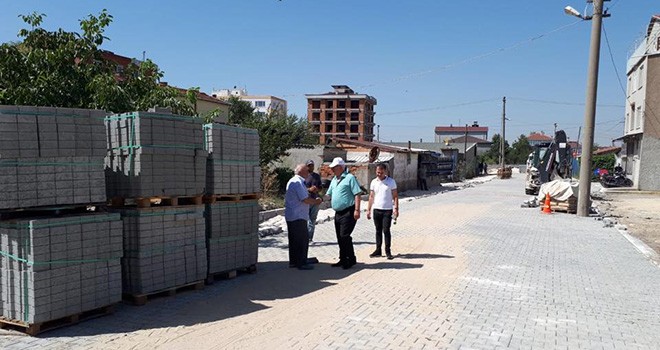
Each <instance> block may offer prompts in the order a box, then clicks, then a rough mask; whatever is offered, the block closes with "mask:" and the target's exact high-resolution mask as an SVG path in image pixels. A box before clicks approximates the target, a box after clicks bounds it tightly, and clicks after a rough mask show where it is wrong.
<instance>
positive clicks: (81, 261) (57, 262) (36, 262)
mask: <svg viewBox="0 0 660 350" xmlns="http://www.w3.org/2000/svg"><path fill="white" fill-rule="evenodd" d="M28 242H29V240H27V239H26V244H29V243H28ZM0 255H3V256H6V257H8V258H10V259H13V260H16V261H18V262H22V263H25V264H27V265H32V266H38V265H48V264H83V263H93V262H108V261H112V260H117V259H120V258H121V256H117V257H111V258H108V259H81V260H50V261H33V260H27V259H23V258H21V257H18V256H16V255H13V254H9V253H8V252H5V251H2V250H0Z"/></svg>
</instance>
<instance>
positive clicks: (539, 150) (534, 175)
mask: <svg viewBox="0 0 660 350" xmlns="http://www.w3.org/2000/svg"><path fill="white" fill-rule="evenodd" d="M572 162H573V156H572V154H571V147H570V146H569V145H568V140H567V138H566V133H565V132H564V130H558V131H557V132H556V133H555V138H554V139H553V140H552V142H550V143H546V144H541V145H538V146H535V147H534V151H533V152H532V153H530V154H529V157H528V158H527V178H526V180H525V194H532V195H536V194H538V193H539V188H540V187H541V185H542V184H544V183H546V182H550V181H552V180H556V179H559V178H561V179H567V178H570V177H571V175H572V169H571V165H572Z"/></svg>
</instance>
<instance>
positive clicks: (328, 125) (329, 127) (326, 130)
mask: <svg viewBox="0 0 660 350" xmlns="http://www.w3.org/2000/svg"><path fill="white" fill-rule="evenodd" d="M325 132H332V124H325Z"/></svg>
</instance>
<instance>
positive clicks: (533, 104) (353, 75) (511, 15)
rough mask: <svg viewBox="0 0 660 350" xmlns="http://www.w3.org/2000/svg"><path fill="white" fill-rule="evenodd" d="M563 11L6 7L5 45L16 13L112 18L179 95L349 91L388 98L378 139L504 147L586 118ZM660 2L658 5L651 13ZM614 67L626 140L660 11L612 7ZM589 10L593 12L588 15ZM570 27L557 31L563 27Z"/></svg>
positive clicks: (584, 45)
mask: <svg viewBox="0 0 660 350" xmlns="http://www.w3.org/2000/svg"><path fill="white" fill-rule="evenodd" d="M566 5H571V6H573V7H574V8H576V9H578V10H580V11H581V12H584V9H585V6H586V3H585V1H584V0H562V1H556V0H552V1H529V0H528V1H518V0H506V1H485V0H478V1H477V0H464V1H441V0H420V1H401V0H398V1H391V0H354V1H335V0H332V1H331V0H313V1H312V0H283V1H277V0H234V1H213V2H211V1H193V2H182V1H177V2H169V1H154V0H147V1H142V0H139V1H125V0H116V1H80V0H77V1H70V0H66V1H65V0H58V1H46V0H42V1H34V0H21V1H8V0H0V42H6V41H13V40H17V38H16V33H17V32H18V30H19V29H20V28H23V27H24V24H23V23H22V21H21V20H20V19H19V18H18V17H17V16H18V15H19V14H27V13H31V12H33V11H36V12H40V13H45V14H46V15H47V17H46V19H45V23H44V27H46V28H48V29H56V28H59V27H62V28H64V29H66V30H78V19H80V18H83V17H85V16H86V15H88V14H90V13H91V14H98V13H99V12H100V11H101V10H102V9H103V8H107V9H108V11H109V12H110V14H112V15H113V16H114V22H113V23H112V24H111V26H110V28H109V29H108V31H107V36H109V37H110V39H111V41H109V42H107V43H106V44H104V45H103V48H104V49H107V50H111V51H114V52H116V53H118V54H121V55H125V56H129V57H135V58H141V57H142V52H143V51H146V56H147V57H148V58H150V59H152V60H153V61H154V62H156V63H157V64H158V65H159V66H160V67H161V69H162V70H163V71H164V72H165V78H164V80H165V81H167V82H168V83H170V84H171V85H176V86H179V87H184V88H188V87H192V86H199V87H201V89H202V91H205V92H210V91H211V90H212V89H213V88H229V87H233V86H234V85H236V86H239V87H246V88H247V89H248V92H249V93H250V94H259V95H262V94H263V95H266V94H267V95H274V96H279V97H283V98H285V99H286V100H288V103H289V113H294V114H297V115H298V116H300V117H305V116H306V100H305V96H304V94H306V93H323V92H327V91H330V90H331V87H330V85H332V84H346V85H349V86H351V87H352V88H353V89H354V90H356V91H357V92H359V93H365V94H369V95H372V96H374V97H376V98H377V99H378V105H377V106H376V120H375V121H376V124H379V125H380V140H381V141H390V140H393V141H407V140H412V141H419V139H423V140H424V141H432V140H433V137H434V133H433V128H434V126H440V125H449V124H453V125H464V124H465V123H472V121H478V122H479V124H480V125H482V126H488V127H489V128H490V129H489V137H492V135H493V134H496V133H500V132H501V126H500V120H501V114H502V103H501V100H502V97H503V96H507V117H508V118H509V119H510V120H509V121H508V124H507V139H508V140H509V141H510V142H512V141H513V140H515V139H516V138H517V137H518V136H519V135H520V134H528V133H529V132H530V131H544V132H545V133H547V134H551V133H552V131H553V123H557V124H558V128H560V129H564V130H566V132H567V134H568V135H569V138H570V139H573V140H575V139H576V138H577V133H578V128H579V127H580V126H581V125H582V123H583V120H584V105H583V103H584V99H585V85H586V75H587V73H586V71H587V63H588V62H587V61H588V50H589V37H590V32H591V22H578V23H575V22H576V21H579V20H578V19H577V18H575V17H570V16H567V15H565V14H564V13H563V8H564V6H566ZM654 5H655V6H654ZM606 6H607V7H610V12H611V14H612V17H610V18H607V19H605V21H604V24H605V30H606V32H607V36H608V39H609V43H610V46H611V51H612V56H613V58H614V65H613V63H612V60H611V58H610V53H609V50H608V46H607V43H606V41H605V37H604V36H603V39H602V49H601V61H600V80H599V89H598V104H599V106H598V108H597V117H596V136H595V138H596V142H597V143H599V144H601V145H607V144H609V143H610V141H611V139H613V138H616V137H618V136H621V135H622V133H623V118H624V105H625V95H624V92H623V91H622V90H621V87H620V86H619V82H618V80H617V75H616V73H615V67H616V69H617V70H618V74H619V76H620V78H621V80H622V82H623V84H624V87H625V74H626V72H625V67H626V60H627V57H628V55H629V53H630V51H631V50H632V48H633V44H634V42H635V41H636V40H637V39H639V38H641V37H642V36H643V32H644V31H645V29H646V26H647V25H648V23H649V20H650V17H651V15H653V14H656V13H660V7H659V6H658V2H657V1H648V0H644V1H622V0H613V1H611V2H607V3H606ZM589 11H590V9H589ZM560 28H561V29H560Z"/></svg>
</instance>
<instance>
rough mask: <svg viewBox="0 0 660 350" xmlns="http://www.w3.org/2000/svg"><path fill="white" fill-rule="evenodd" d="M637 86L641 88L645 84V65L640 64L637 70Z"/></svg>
mask: <svg viewBox="0 0 660 350" xmlns="http://www.w3.org/2000/svg"><path fill="white" fill-rule="evenodd" d="M637 84H638V85H637V88H638V89H641V88H642V86H644V66H643V65H642V66H640V67H639V70H638V71H637Z"/></svg>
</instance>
